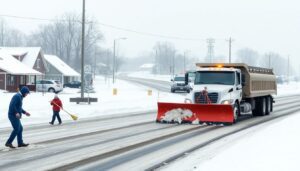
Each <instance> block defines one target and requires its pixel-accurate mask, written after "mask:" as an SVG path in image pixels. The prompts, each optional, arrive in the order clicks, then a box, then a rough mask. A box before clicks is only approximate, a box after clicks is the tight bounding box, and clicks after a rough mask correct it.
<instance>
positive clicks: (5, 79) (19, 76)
mask: <svg viewBox="0 0 300 171" xmlns="http://www.w3.org/2000/svg"><path fill="white" fill-rule="evenodd" d="M42 75H43V74H42V73H40V72H39V71H36V70H34V69H32V68H30V67H28V66H27V65H25V64H23V63H22V62H20V61H19V60H18V59H16V58H15V57H13V56H12V55H10V54H6V53H3V52H1V50H0V89H2V90H7V91H11V92H14V91H17V90H18V89H19V88H20V87H21V86H24V85H26V86H28V87H29V89H30V90H31V91H35V90H36V85H35V83H36V79H37V77H41V76H42Z"/></svg>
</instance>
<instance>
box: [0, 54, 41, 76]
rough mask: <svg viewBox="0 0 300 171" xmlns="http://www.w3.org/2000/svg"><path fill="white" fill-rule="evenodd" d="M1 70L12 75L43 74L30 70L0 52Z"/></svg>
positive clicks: (8, 55) (10, 56)
mask: <svg viewBox="0 0 300 171" xmlns="http://www.w3.org/2000/svg"><path fill="white" fill-rule="evenodd" d="M0 69H1V70H3V71H5V72H7V73H9V74H12V75H42V73H40V72H38V71H36V70H34V69H32V68H29V67H28V66H27V65H25V64H23V63H22V62H20V61H19V60H17V59H15V58H14V57H13V56H12V55H10V54H6V53H3V52H1V51H0Z"/></svg>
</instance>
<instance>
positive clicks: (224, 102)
mask: <svg viewBox="0 0 300 171" xmlns="http://www.w3.org/2000/svg"><path fill="white" fill-rule="evenodd" d="M232 103H233V100H232V99H230V100H223V101H222V102H221V104H232Z"/></svg>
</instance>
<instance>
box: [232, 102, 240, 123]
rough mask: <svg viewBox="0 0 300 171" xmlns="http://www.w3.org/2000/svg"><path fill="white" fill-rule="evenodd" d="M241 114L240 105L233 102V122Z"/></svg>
mask: <svg viewBox="0 0 300 171" xmlns="http://www.w3.org/2000/svg"><path fill="white" fill-rule="evenodd" d="M240 115H241V112H240V105H239V104H238V103H237V102H235V104H234V108H233V118H234V121H233V122H234V123H235V122H236V121H237V119H238V117H239V116H240Z"/></svg>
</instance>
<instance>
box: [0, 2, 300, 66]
mask: <svg viewBox="0 0 300 171" xmlns="http://www.w3.org/2000/svg"><path fill="white" fill-rule="evenodd" d="M299 6H300V2H299V1H297V0H206V1H204V0H107V1H104V0H86V10H87V15H89V16H93V17H95V18H96V19H97V20H98V21H99V22H100V23H105V24H110V25H114V26H118V27H123V28H128V29H132V30H137V31H141V32H149V33H155V34H161V35H169V36H177V37H186V38H199V39H203V40H199V41H183V40H173V39H163V38H158V37H149V36H143V35H139V34H134V33H130V32H125V31H119V30H115V29H112V28H108V27H104V26H101V25H100V29H101V30H102V32H103V33H104V36H105V39H106V40H105V42H103V44H102V45H103V46H105V47H112V46H113V39H114V38H118V37H127V38H128V39H127V40H122V41H119V46H120V49H119V50H120V51H121V53H122V54H124V55H125V56H136V55H138V54H140V53H142V52H143V51H150V50H151V49H152V47H153V45H154V44H155V42H156V41H170V42H172V43H174V45H175V47H176V48H177V49H178V50H179V52H178V53H182V52H183V51H185V50H189V51H190V53H191V54H194V55H199V56H205V55H206V53H207V45H206V41H205V39H207V38H209V37H212V38H215V39H216V43H215V55H226V56H227V55H228V43H227V42H226V41H225V39H228V38H229V37H230V36H231V37H232V38H233V39H234V40H235V41H234V42H233V55H234V54H235V52H236V50H237V49H239V48H243V47H249V48H252V49H254V50H257V51H258V52H259V53H260V54H264V53H266V52H269V51H273V52H277V53H279V54H281V55H283V56H288V55H290V56H291V61H293V63H294V64H295V66H297V67H299V64H300V60H297V57H298V56H300V48H299V41H300V34H299V30H300V10H299ZM81 8H82V0H26V1H24V0H1V6H0V14H6V15H16V16H24V17H38V18H47V19H53V18H55V17H57V16H60V15H61V14H63V13H66V12H78V13H81V11H82V10H81ZM5 19H6V20H7V21H8V23H9V25H11V26H14V27H18V28H20V29H21V30H23V31H24V32H25V33H29V32H30V31H34V29H36V28H37V27H38V25H39V24H43V23H45V22H41V21H32V20H21V19H13V18H5Z"/></svg>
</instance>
